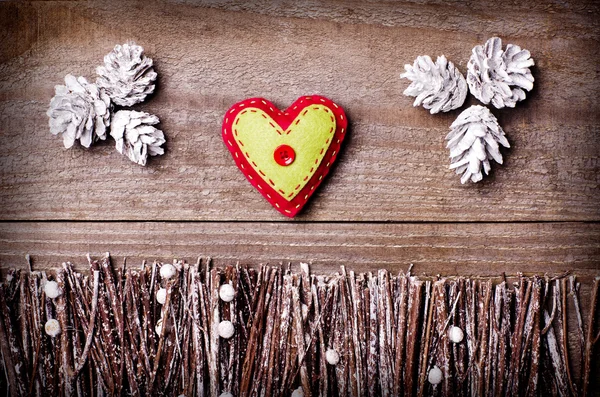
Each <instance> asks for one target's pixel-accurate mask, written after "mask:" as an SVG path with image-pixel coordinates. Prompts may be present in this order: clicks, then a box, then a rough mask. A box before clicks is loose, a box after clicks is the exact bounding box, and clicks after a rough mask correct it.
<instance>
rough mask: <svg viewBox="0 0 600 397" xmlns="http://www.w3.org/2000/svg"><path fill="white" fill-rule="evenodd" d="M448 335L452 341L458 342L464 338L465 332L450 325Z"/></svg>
mask: <svg viewBox="0 0 600 397" xmlns="http://www.w3.org/2000/svg"><path fill="white" fill-rule="evenodd" d="M448 337H449V338H450V341H452V343H460V342H462V340H463V339H464V337H465V334H464V332H463V330H462V329H460V328H459V327H450V329H449V330H448Z"/></svg>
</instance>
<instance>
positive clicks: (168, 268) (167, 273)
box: [160, 263, 177, 280]
mask: <svg viewBox="0 0 600 397" xmlns="http://www.w3.org/2000/svg"><path fill="white" fill-rule="evenodd" d="M176 274H177V269H175V266H173V265H171V264H169V263H167V264H166V265H162V266H161V268H160V276H161V277H162V278H163V279H165V280H168V279H170V278H171V277H173V276H174V275H176Z"/></svg>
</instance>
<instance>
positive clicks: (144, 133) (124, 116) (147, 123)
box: [110, 110, 166, 165]
mask: <svg viewBox="0 0 600 397" xmlns="http://www.w3.org/2000/svg"><path fill="white" fill-rule="evenodd" d="M159 122H160V121H159V120H158V117H156V116H154V115H151V114H149V113H146V112H137V111H135V110H120V111H118V112H117V113H115V114H114V116H113V119H112V127H111V129H110V135H111V136H112V137H113V138H115V141H116V148H117V151H118V152H119V153H122V154H124V155H126V156H127V157H129V159H130V160H131V161H133V162H134V163H137V164H139V165H146V161H147V160H148V156H156V155H161V154H163V153H164V152H165V151H164V149H163V148H161V147H160V146H161V145H162V144H164V143H165V142H166V141H165V136H164V134H163V132H162V131H161V130H159V129H156V128H155V127H153V126H154V125H155V124H158V123H159Z"/></svg>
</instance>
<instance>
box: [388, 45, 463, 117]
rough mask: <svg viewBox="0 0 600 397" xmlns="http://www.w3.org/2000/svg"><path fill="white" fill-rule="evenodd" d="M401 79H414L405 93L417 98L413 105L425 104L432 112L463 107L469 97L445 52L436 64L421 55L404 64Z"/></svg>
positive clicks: (458, 73) (426, 56) (427, 56)
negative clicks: (413, 60) (412, 61)
mask: <svg viewBox="0 0 600 397" xmlns="http://www.w3.org/2000/svg"><path fill="white" fill-rule="evenodd" d="M404 69H405V70H406V72H405V73H402V74H401V75H400V77H401V78H407V79H409V80H411V81H412V83H410V85H409V86H408V88H407V89H406V90H404V95H407V96H413V97H416V98H415V101H414V103H413V106H419V105H423V107H424V108H425V109H429V111H430V113H431V114H435V113H438V112H448V111H450V110H453V109H457V108H459V107H461V106H462V104H463V103H464V102H465V98H466V97H467V83H466V81H465V78H464V77H463V75H462V74H461V73H460V71H459V70H458V69H457V68H456V67H455V66H454V64H453V63H452V62H448V60H447V59H446V57H445V56H444V55H442V56H439V57H438V58H437V60H436V61H435V63H434V62H433V61H432V60H431V58H430V57H429V55H421V56H418V57H417V59H415V62H414V64H413V65H412V66H411V65H404Z"/></svg>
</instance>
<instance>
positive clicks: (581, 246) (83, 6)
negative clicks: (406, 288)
mask: <svg viewBox="0 0 600 397" xmlns="http://www.w3.org/2000/svg"><path fill="white" fill-rule="evenodd" d="M599 14H600V3H598V2H597V1H594V0H589V1H586V0H581V1H564V2H554V1H550V0H544V1H536V2H512V1H500V0H498V1H473V2H463V1H447V0H439V1H431V2H424V1H419V0H415V1H410V2H408V1H407V2H398V1H358V0H357V1H341V0H340V1H325V2H322V1H317V0H313V1H310V0H303V1H296V0H294V1H292V0H290V1H278V2H270V1H248V2H244V1H240V2H234V1H227V0H215V1H206V2H195V1H183V0H182V1H168V2H148V1H140V2H137V1H94V2H87V1H62V2H61V1H58V2H56V1H52V2H46V1H34V2H22V1H20V2H10V1H9V2H1V3H0V21H1V22H2V23H0V156H1V158H0V178H1V179H0V200H1V208H0V219H1V220H2V222H1V223H0V268H3V269H6V268H7V267H9V266H17V267H24V266H25V265H26V262H25V260H24V255H25V254H26V253H29V254H31V256H32V259H33V263H34V267H36V268H52V267H55V266H57V265H58V264H60V262H62V261H66V260H70V261H73V262H75V263H76V264H79V265H84V264H85V262H86V261H85V259H84V255H85V254H86V253H88V252H89V253H91V254H92V256H99V255H101V254H102V253H103V252H105V251H110V252H111V254H112V256H113V257H114V258H116V259H117V260H118V261H119V260H122V258H123V257H125V256H126V257H128V260H129V261H133V263H139V262H141V260H143V259H145V260H149V261H152V260H154V259H158V260H165V261H170V260H172V259H173V258H174V257H177V258H184V259H188V260H190V261H195V258H196V257H197V256H199V255H202V256H212V257H213V258H214V260H215V262H216V263H217V264H230V263H234V262H235V261H238V260H239V261H240V262H241V263H248V264H258V263H271V264H276V263H279V262H287V261H291V262H292V263H297V262H298V261H301V260H302V261H309V262H312V263H313V269H314V270H315V271H318V272H325V273H331V272H334V271H336V270H337V269H338V267H339V265H346V266H348V267H351V268H353V269H354V270H357V271H365V270H374V269H377V268H381V267H383V268H388V269H391V270H394V271H398V270H400V269H406V268H407V267H408V265H409V264H410V263H414V264H415V268H414V271H415V272H416V273H417V274H430V275H435V274H445V275H454V274H461V275H481V276H491V275H496V276H497V275H500V274H502V273H503V272H506V273H507V274H509V275H514V274H516V273H517V272H518V271H523V272H526V273H532V272H536V273H549V274H558V273H562V272H564V271H568V270H570V271H572V272H574V273H575V274H577V275H578V276H580V277H582V279H583V280H584V281H585V280H588V281H589V280H591V277H592V276H595V275H598V274H600V224H599V221H600V205H599V194H600V183H599V182H600V173H599V172H598V171H599V167H600V101H598V95H599V94H600V89H599V88H600V62H599V60H600V55H599V51H600V45H599V40H600V34H599V33H600V21H599V19H598V15H599ZM493 35H498V36H500V37H501V38H502V39H503V41H504V43H509V42H510V43H515V44H518V45H520V46H522V47H524V48H527V49H529V50H530V51H531V53H532V55H533V57H534V59H535V61H536V66H535V68H534V69H533V74H534V77H535V79H536V82H535V87H534V91H532V92H531V93H530V94H529V95H528V98H527V100H526V101H524V102H522V103H519V104H518V106H517V107H516V108H515V109H505V110H501V111H498V110H493V113H494V114H495V115H496V116H497V117H498V119H499V121H500V123H501V125H502V126H503V127H504V129H505V131H506V133H507V135H508V138H509V141H510V144H511V146H512V148H511V149H510V150H508V151H504V155H505V156H504V157H505V164H504V166H501V167H500V166H495V167H494V170H493V174H492V175H491V177H488V178H487V179H485V181H484V182H483V183H481V184H478V185H472V184H469V185H461V184H460V180H459V177H458V176H456V175H455V174H454V173H453V172H452V171H450V170H448V165H449V158H448V152H447V150H446V149H445V142H444V137H445V135H446V133H447V132H448V130H449V128H448V127H449V125H450V123H451V122H452V121H453V120H454V119H455V118H456V116H457V115H458V114H459V112H460V111H462V110H464V109H465V108H466V106H467V105H465V106H464V107H463V108H461V109H460V110H458V111H454V112H450V113H448V114H443V115H430V114H429V113H428V112H427V111H426V110H424V109H422V108H413V107H412V100H411V98H408V97H405V96H403V95H402V91H403V90H404V89H405V88H406V87H407V85H408V84H409V82H408V81H406V80H401V79H400V78H399V74H400V73H401V72H402V71H403V66H404V64H406V63H412V61H413V60H414V58H415V57H416V56H418V55H421V54H429V55H431V56H432V57H435V56H437V55H441V54H445V55H446V56H447V57H448V59H450V60H451V61H453V62H454V63H455V64H456V65H457V67H458V68H459V69H460V70H461V71H462V72H463V73H465V72H466V64H467V61H468V59H469V56H470V52H471V49H472V48H473V46H475V45H477V44H482V43H484V42H485V40H486V39H487V38H489V37H491V36H493ZM131 39H133V40H135V41H136V42H137V43H138V44H140V45H142V46H144V48H145V49H146V52H147V54H148V55H149V56H150V57H152V58H153V59H154V62H155V67H156V70H157V72H158V73H159V83H158V87H157V93H156V95H154V96H153V97H152V98H151V99H150V100H149V101H147V102H146V103H143V104H141V105H138V106H137V107H136V108H137V109H143V110H145V111H149V112H151V113H154V114H156V115H158V116H159V117H160V119H161V127H162V129H163V130H164V132H165V135H166V137H167V145H166V154H165V155H164V156H162V157H161V158H153V159H151V160H150V161H149V164H148V166H147V167H146V168H143V167H140V166H137V165H135V164H133V163H132V162H130V161H129V160H128V159H127V158H125V157H123V156H121V155H120V154H119V153H117V152H116V151H115V150H114V146H113V145H114V143H113V141H107V142H104V143H100V144H99V145H97V146H94V147H92V148H91V149H89V150H86V149H83V148H81V147H75V148H73V149H71V150H66V149H64V148H63V146H62V140H61V139H60V138H59V137H56V136H53V135H51V134H50V132H49V128H48V119H47V116H46V115H45V112H46V109H47V107H48V104H49V101H50V99H51V97H52V96H53V87H54V85H56V84H61V83H63V78H64V75H66V74H67V73H72V74H75V75H83V76H85V77H87V78H88V79H89V80H94V79H95V72H94V70H95V67H96V66H97V65H99V64H100V63H101V62H102V57H103V56H104V55H105V54H106V53H108V52H109V51H110V50H111V49H112V47H113V46H114V45H115V44H118V43H124V42H125V41H127V40H131ZM307 94H320V95H324V96H327V97H329V98H331V99H332V100H334V101H336V102H337V103H338V104H340V105H342V106H343V107H344V108H345V110H346V112H347V115H348V118H349V120H350V129H349V131H350V134H349V136H348V139H347V141H346V144H345V148H344V150H343V151H342V153H341V156H340V157H339V162H338V165H337V167H335V169H334V170H333V172H332V173H331V174H330V176H329V177H328V180H327V182H326V183H325V184H324V185H322V187H321V189H320V191H319V192H318V193H317V194H316V195H315V196H313V198H312V200H311V202H310V203H309V205H307V207H306V208H305V210H304V211H303V212H302V213H301V214H300V215H299V216H298V217H296V218H295V219H294V220H289V219H287V218H285V217H283V216H281V215H280V214H279V213H278V212H277V211H275V210H274V209H273V208H272V207H271V206H270V205H269V204H268V203H267V202H266V201H265V200H264V199H263V198H262V197H261V196H260V194H259V193H258V192H256V191H255V190H254V189H253V188H252V186H251V185H250V184H249V183H248V182H247V181H246V180H245V178H244V176H243V175H242V174H241V173H240V172H239V171H238V169H237V168H236V166H235V164H234V162H233V160H232V159H231V157H230V154H229V152H228V151H227V149H226V147H225V146H224V144H223V142H222V140H221V133H220V127H221V122H222V117H223V115H224V113H225V111H226V110H227V109H228V108H229V107H230V106H231V105H232V104H233V103H235V102H237V101H240V100H242V99H245V98H247V97H250V96H263V97H265V98H268V99H270V100H272V101H273V102H274V103H275V104H276V105H278V106H279V107H281V108H285V107H287V106H288V105H289V104H290V103H291V102H293V101H294V100H295V99H296V98H297V97H298V96H301V95H307ZM475 103H477V102H476V100H474V99H472V98H471V99H469V100H468V104H475Z"/></svg>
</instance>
